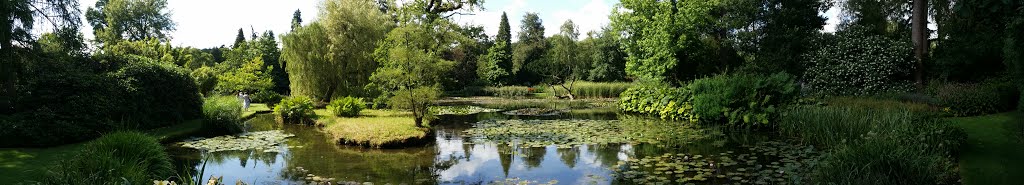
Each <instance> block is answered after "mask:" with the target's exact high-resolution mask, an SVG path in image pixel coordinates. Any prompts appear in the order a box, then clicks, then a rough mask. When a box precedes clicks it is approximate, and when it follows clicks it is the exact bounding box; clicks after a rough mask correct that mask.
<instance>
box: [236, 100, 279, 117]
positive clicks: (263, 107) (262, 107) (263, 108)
mask: <svg viewBox="0 0 1024 185" xmlns="http://www.w3.org/2000/svg"><path fill="white" fill-rule="evenodd" d="M273 110H274V108H273V107H270V106H267V104H264V103H254V104H249V111H244V112H242V118H248V117H251V116H253V115H256V114H257V113H264V112H270V111H273Z"/></svg>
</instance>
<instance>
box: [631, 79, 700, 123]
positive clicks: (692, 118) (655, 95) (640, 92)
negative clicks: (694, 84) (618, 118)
mask: <svg viewBox="0 0 1024 185" xmlns="http://www.w3.org/2000/svg"><path fill="white" fill-rule="evenodd" d="M692 99H693V96H692V91H690V89H688V88H685V87H682V88H671V87H664V86H658V85H640V86H633V87H632V88H629V89H627V90H626V91H624V92H622V94H621V95H619V109H621V110H622V111H623V112H635V113H642V114H651V115H657V116H659V117H661V119H669V120H682V121H688V122H697V121H698V120H699V117H698V116H697V115H695V114H694V113H693V107H694V106H693V102H692Z"/></svg>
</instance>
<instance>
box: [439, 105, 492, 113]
mask: <svg viewBox="0 0 1024 185" xmlns="http://www.w3.org/2000/svg"><path fill="white" fill-rule="evenodd" d="M433 109H434V111H435V114H437V115H472V114H478V113H486V112H498V111H501V109H489V108H483V107H478V106H472V105H464V106H437V107H433Z"/></svg>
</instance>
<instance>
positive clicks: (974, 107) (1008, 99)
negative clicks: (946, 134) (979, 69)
mask: <svg viewBox="0 0 1024 185" xmlns="http://www.w3.org/2000/svg"><path fill="white" fill-rule="evenodd" d="M930 91H932V92H931V94H934V96H935V99H936V100H937V101H938V102H937V103H938V104H939V105H941V106H943V107H945V108H948V109H949V110H948V111H949V112H950V113H952V114H953V116H977V115H984V114H993V113H999V112H1005V111H1008V110H1012V109H1014V108H1016V106H1017V103H1018V102H1017V101H1018V100H1019V98H1020V97H1019V96H1020V91H1019V89H1018V87H1017V85H1015V84H1013V83H1012V82H1009V80H1005V79H1004V80H988V81H985V82H983V83H956V82H953V83H935V84H932V87H931V88H930Z"/></svg>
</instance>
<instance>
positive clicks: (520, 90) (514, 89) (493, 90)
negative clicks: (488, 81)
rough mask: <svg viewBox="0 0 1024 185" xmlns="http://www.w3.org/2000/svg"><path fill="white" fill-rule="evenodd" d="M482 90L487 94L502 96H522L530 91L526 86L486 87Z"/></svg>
mask: <svg viewBox="0 0 1024 185" xmlns="http://www.w3.org/2000/svg"><path fill="white" fill-rule="evenodd" d="M484 92H486V93H487V94H488V95H491V96H497V97H502V98H523V97H526V96H528V95H530V93H531V92H530V87H526V86H502V87H486V88H484Z"/></svg>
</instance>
